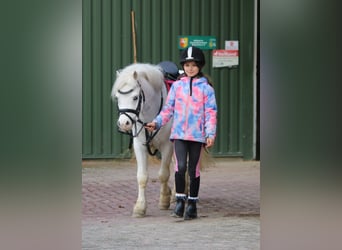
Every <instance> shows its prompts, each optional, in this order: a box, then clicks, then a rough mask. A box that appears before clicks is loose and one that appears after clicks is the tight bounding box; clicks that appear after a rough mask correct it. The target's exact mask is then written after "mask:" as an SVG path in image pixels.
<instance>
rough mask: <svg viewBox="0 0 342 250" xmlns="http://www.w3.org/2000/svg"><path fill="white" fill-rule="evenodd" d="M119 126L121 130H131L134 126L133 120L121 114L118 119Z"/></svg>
mask: <svg viewBox="0 0 342 250" xmlns="http://www.w3.org/2000/svg"><path fill="white" fill-rule="evenodd" d="M117 126H118V127H119V129H120V130H123V131H130V130H132V127H133V122H132V121H131V120H130V119H129V118H128V117H126V116H123V115H121V116H120V117H119V119H118V121H117Z"/></svg>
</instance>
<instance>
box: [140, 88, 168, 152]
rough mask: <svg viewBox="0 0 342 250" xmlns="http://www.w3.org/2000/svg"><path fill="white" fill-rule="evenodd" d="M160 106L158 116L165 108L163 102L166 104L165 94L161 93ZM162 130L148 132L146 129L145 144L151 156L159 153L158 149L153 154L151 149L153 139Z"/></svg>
mask: <svg viewBox="0 0 342 250" xmlns="http://www.w3.org/2000/svg"><path fill="white" fill-rule="evenodd" d="M160 96H161V98H160V106H159V111H158V114H159V113H160V111H161V110H162V108H163V102H164V98H163V93H162V92H160ZM145 125H146V123H144V124H143V126H145ZM159 130H160V128H158V129H157V130H156V131H155V132H151V133H150V132H148V130H147V128H145V136H146V142H145V145H146V147H147V151H148V153H149V154H150V155H151V156H155V155H156V154H157V153H158V149H156V150H155V151H154V152H152V149H151V142H152V140H153V138H154V137H155V136H156V135H157V134H158V132H159Z"/></svg>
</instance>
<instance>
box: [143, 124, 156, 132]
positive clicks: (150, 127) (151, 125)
mask: <svg viewBox="0 0 342 250" xmlns="http://www.w3.org/2000/svg"><path fill="white" fill-rule="evenodd" d="M145 128H146V129H147V130H148V131H150V132H152V131H153V130H155V129H156V123H155V122H149V123H146V125H145Z"/></svg>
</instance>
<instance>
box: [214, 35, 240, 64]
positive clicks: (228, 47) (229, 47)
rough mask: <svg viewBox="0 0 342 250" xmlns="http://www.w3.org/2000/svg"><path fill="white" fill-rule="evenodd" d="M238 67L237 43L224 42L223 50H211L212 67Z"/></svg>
mask: <svg viewBox="0 0 342 250" xmlns="http://www.w3.org/2000/svg"><path fill="white" fill-rule="evenodd" d="M237 65H239V41H226V43H225V49H220V50H213V67H214V68H220V67H235V66H237Z"/></svg>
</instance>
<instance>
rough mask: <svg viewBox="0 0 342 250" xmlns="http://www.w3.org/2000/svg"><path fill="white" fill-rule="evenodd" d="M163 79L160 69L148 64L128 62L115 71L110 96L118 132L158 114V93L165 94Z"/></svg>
mask: <svg viewBox="0 0 342 250" xmlns="http://www.w3.org/2000/svg"><path fill="white" fill-rule="evenodd" d="M163 81H164V78H163V74H162V72H161V71H160V69H159V68H158V67H156V66H153V65H150V64H131V65H129V66H127V67H125V68H124V69H123V70H121V71H119V72H117V77H116V80H115V82H114V85H113V89H112V94H111V96H112V98H114V99H115V100H116V101H117V106H118V110H119V118H118V121H117V126H118V128H119V131H121V132H124V133H130V132H131V131H132V129H133V127H134V125H135V126H136V123H137V122H139V123H141V128H142V125H143V123H144V122H149V121H150V120H152V119H153V118H154V116H156V115H157V114H158V110H157V109H156V106H158V105H161V104H159V103H160V96H161V93H162V96H165V90H164V88H163V85H164V82H163ZM157 93H159V94H157ZM156 97H159V99H158V98H156ZM156 102H158V104H156ZM136 133H137V132H136Z"/></svg>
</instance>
